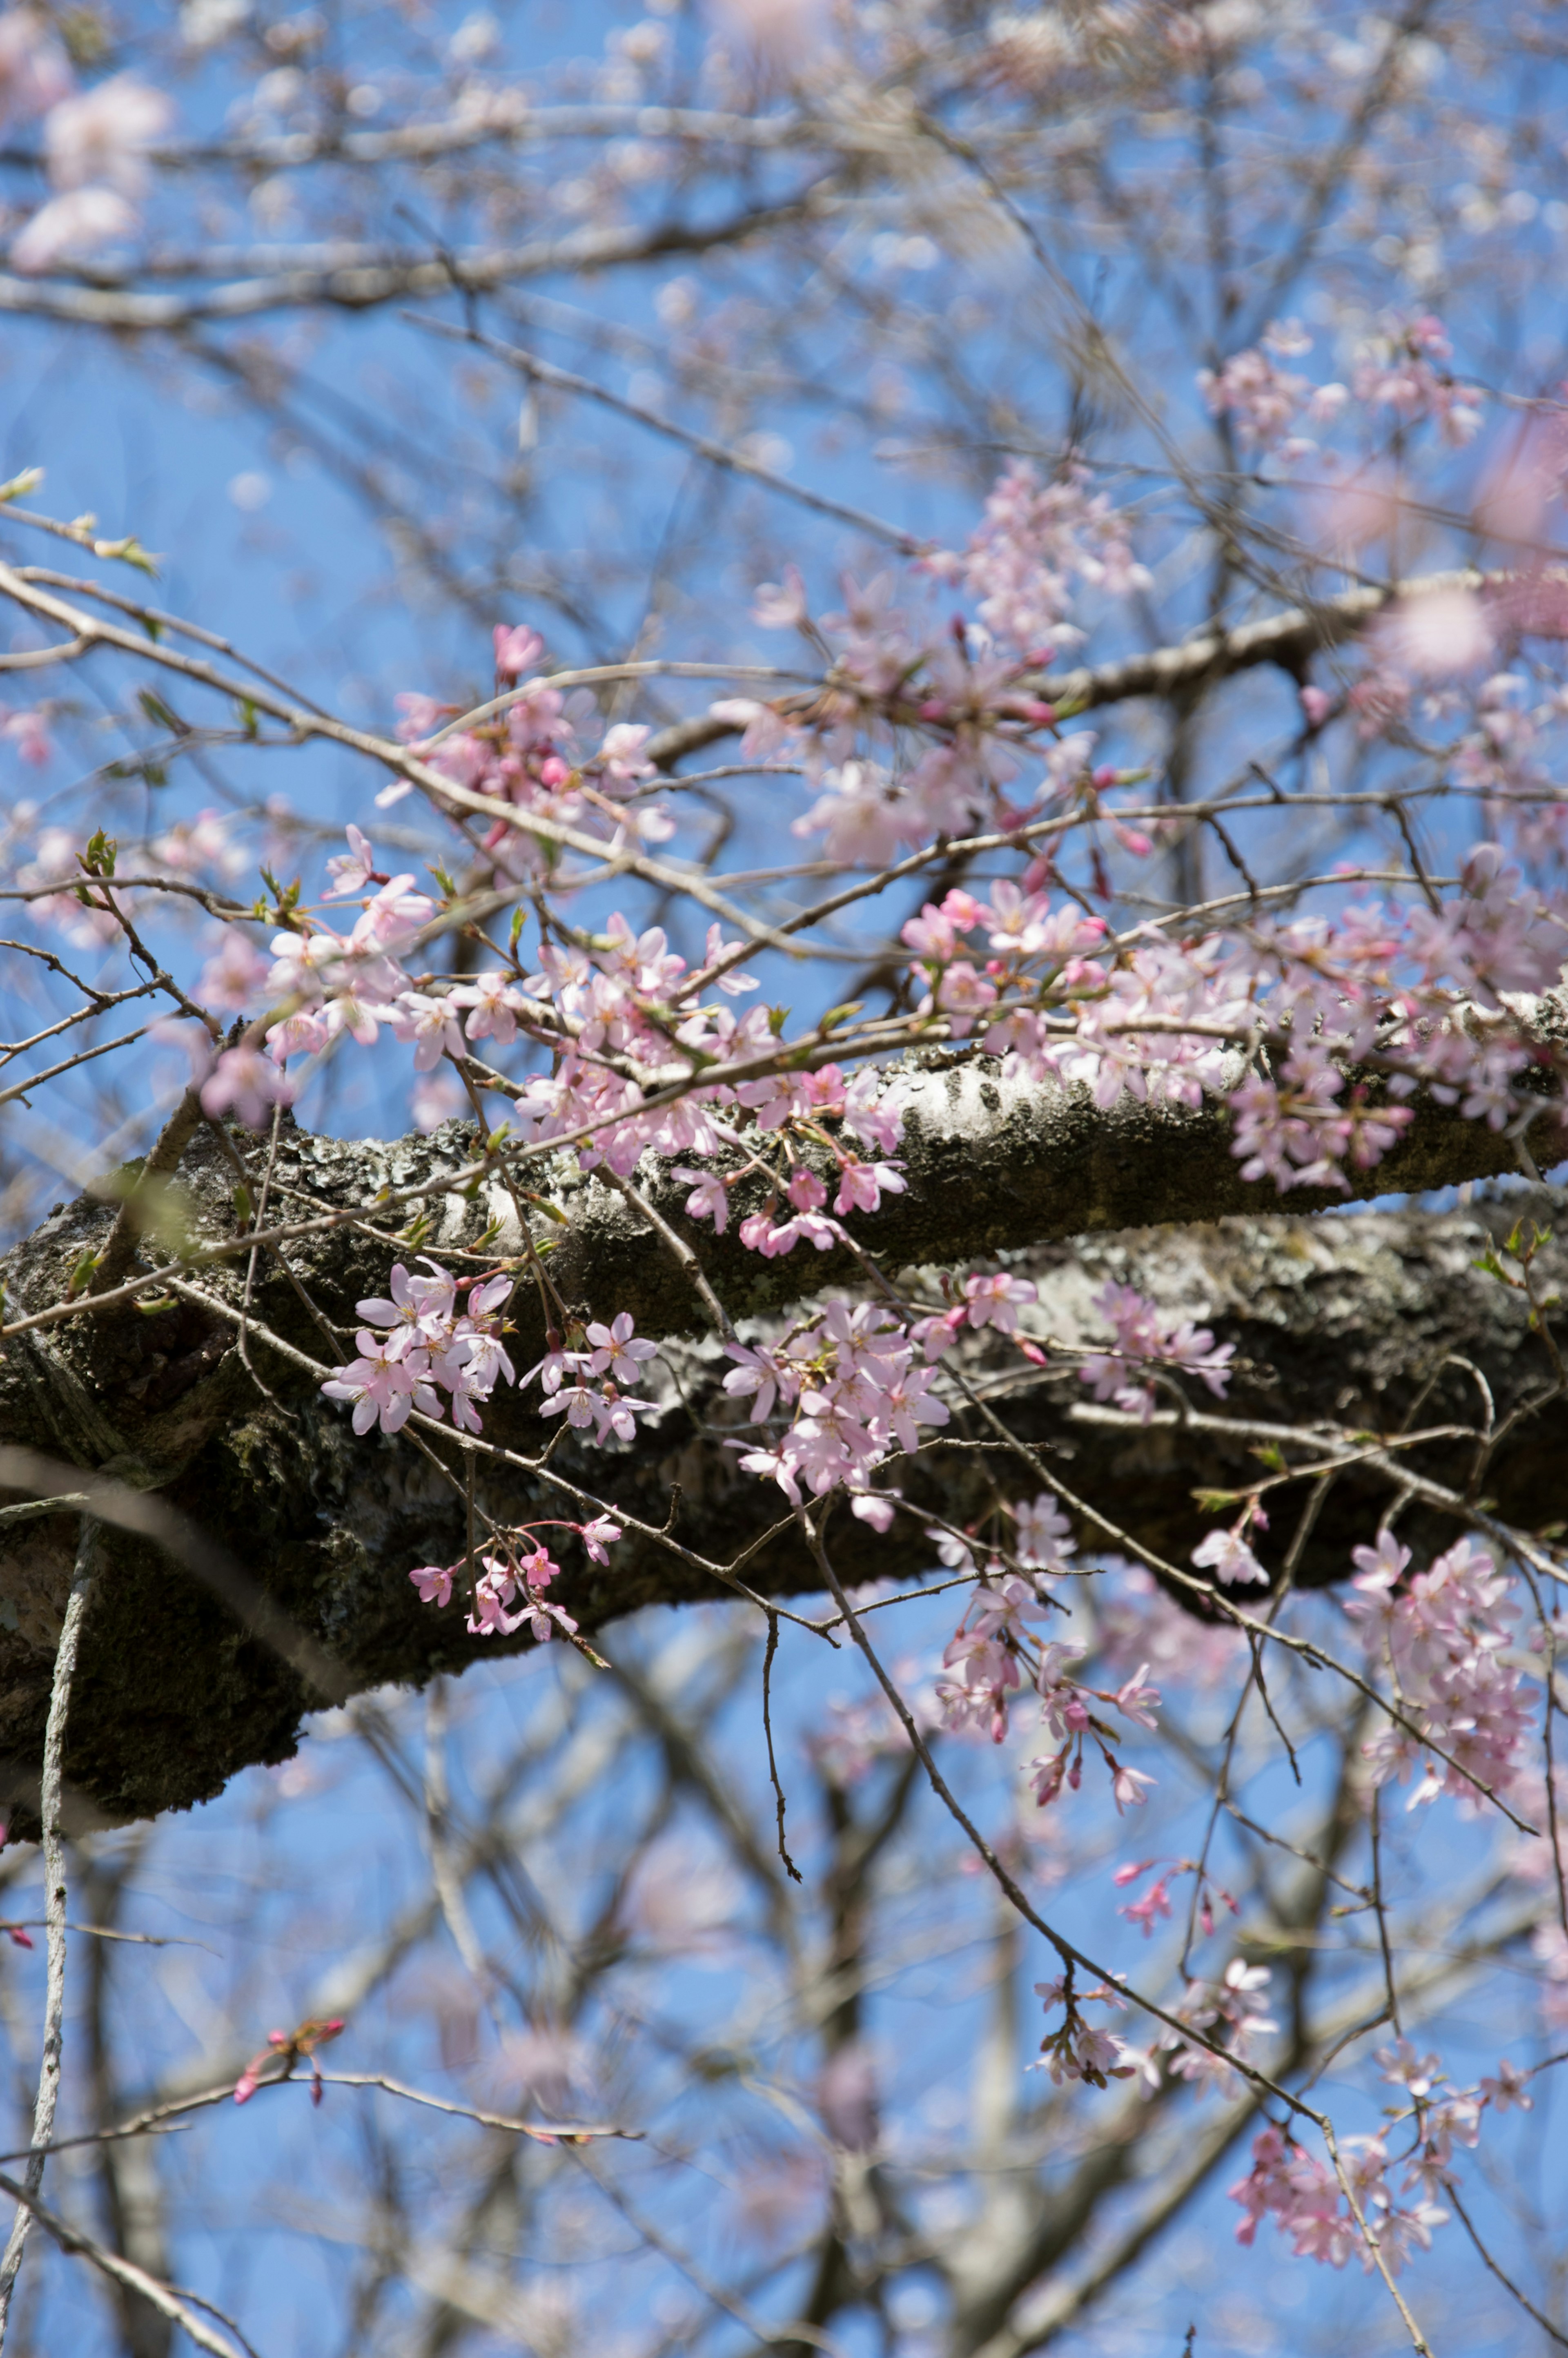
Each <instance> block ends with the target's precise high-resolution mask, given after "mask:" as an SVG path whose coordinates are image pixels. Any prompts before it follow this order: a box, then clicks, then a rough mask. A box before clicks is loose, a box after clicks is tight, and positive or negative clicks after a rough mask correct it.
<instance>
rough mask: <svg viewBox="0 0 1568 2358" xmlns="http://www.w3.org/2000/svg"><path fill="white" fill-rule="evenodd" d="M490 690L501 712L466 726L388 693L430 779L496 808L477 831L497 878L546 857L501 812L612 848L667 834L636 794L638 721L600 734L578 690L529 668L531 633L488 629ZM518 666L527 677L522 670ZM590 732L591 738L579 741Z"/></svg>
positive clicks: (658, 810)
mask: <svg viewBox="0 0 1568 2358" xmlns="http://www.w3.org/2000/svg"><path fill="white" fill-rule="evenodd" d="M493 635H494V646H495V674H496V686H497V691H498V693H497V696H496V698H494V699H493V703H494V704H496V705H500V706H501V707H502V709H501V710H499V711H494V710H493V709H492V708H491V707H487V708H485V713H486V717H484V718H482V719H481V718H478V717H476V718H474V719H472V720H471V722H470V725H469V726H467V727H460V726H458V725H457V724H458V723H459V722H460V720H461V719H463V717H464V716H463V714H462V713H461V711H460V708H458V707H457V706H454V705H444V704H438V703H437V702H436V701H435V700H434V699H433V698H430V697H427V696H421V695H416V694H405V695H403V696H400V697H399V698H398V699H397V702H398V707H399V710H400V713H401V718H400V719H399V722H398V727H397V733H398V736H399V738H400V739H401V740H402V741H403V742H404V743H405V744H406V746H407V747H408V749H409V751H410V752H414V753H417V754H418V755H419V756H420V757H421V759H422V760H423V761H424V762H425V763H427V766H428V767H429V768H430V769H432V770H433V771H434V772H435V773H436V774H437V775H438V777H443V778H449V779H450V780H451V781H452V783H453V784H454V785H458V786H462V787H464V788H466V789H467V791H468V792H469V793H470V794H475V795H485V796H487V797H489V798H490V799H492V801H494V802H495V804H496V805H497V813H496V817H495V819H494V821H493V823H492V826H491V827H490V828H489V830H488V832H487V833H486V834H485V836H484V837H483V838H482V840H483V847H484V849H485V850H486V851H487V852H489V853H490V854H491V855H492V857H493V858H494V860H495V861H496V864H497V867H498V868H499V869H500V870H501V871H502V872H503V874H505V875H511V876H515V877H517V878H519V879H522V878H524V877H530V876H537V877H539V878H541V879H542V878H544V877H545V876H546V875H547V874H548V873H549V872H550V861H549V860H548V857H547V854H546V850H545V848H544V847H543V846H542V845H541V844H540V842H539V839H538V837H537V836H536V834H531V833H530V832H529V831H528V830H527V829H525V828H519V827H516V826H515V825H514V822H513V820H512V818H511V817H510V816H509V813H510V812H512V811H526V812H527V813H528V814H529V815H530V816H531V817H535V818H538V819H545V820H548V821H551V822H553V823H554V824H555V825H556V826H557V827H571V828H573V829H575V830H576V831H578V832H579V833H581V834H585V835H589V836H591V837H600V838H604V840H605V841H606V842H607V843H609V844H611V845H612V846H619V845H620V844H622V842H625V841H627V840H630V841H631V842H633V844H636V843H643V844H650V845H651V844H657V843H664V842H666V841H667V840H668V838H670V836H671V835H672V834H673V833H674V832H675V823H674V821H673V820H672V819H671V817H670V816H669V813H668V811H667V810H666V809H665V807H664V806H662V805H660V804H658V803H653V802H648V801H646V800H645V799H640V798H642V797H644V796H645V795H646V790H647V781H648V780H649V779H650V778H652V777H653V775H654V763H652V762H651V761H650V760H649V758H648V756H647V754H646V752H644V750H643V749H644V747H645V745H646V743H647V740H648V737H649V734H650V731H649V730H648V729H647V728H646V727H645V726H643V724H642V723H640V722H632V721H624V720H622V721H615V722H612V723H611V726H610V727H609V728H608V729H605V730H602V733H600V716H599V711H598V707H597V706H596V704H595V702H594V699H593V697H592V695H591V694H590V693H589V690H588V689H587V688H577V689H566V690H563V689H561V688H558V687H554V686H552V684H551V682H550V679H549V677H548V676H547V675H546V673H543V672H540V671H537V670H535V668H534V666H535V665H537V664H538V663H539V661H540V659H541V658H542V657H543V655H544V653H545V642H544V640H543V639H542V638H541V637H540V636H539V634H538V633H537V632H536V631H533V630H530V629H528V628H527V627H526V626H525V625H523V624H506V623H502V624H498V625H497V627H496V629H495V632H494V634H493ZM524 673H527V674H529V675H530V676H528V677H526V678H524V677H523V675H524ZM595 736H597V738H598V742H597V743H591V742H589V739H591V738H592V737H595ZM412 792H413V787H412V784H410V782H409V781H408V780H407V779H406V778H402V779H397V780H395V782H394V783H393V784H391V785H389V786H384V787H383V788H382V790H381V792H380V794H379V795H377V796H376V801H377V803H378V804H379V805H380V806H382V807H383V808H386V807H387V806H389V805H391V804H393V803H397V802H401V801H402V799H403V797H404V796H405V795H408V794H411V793H412Z"/></svg>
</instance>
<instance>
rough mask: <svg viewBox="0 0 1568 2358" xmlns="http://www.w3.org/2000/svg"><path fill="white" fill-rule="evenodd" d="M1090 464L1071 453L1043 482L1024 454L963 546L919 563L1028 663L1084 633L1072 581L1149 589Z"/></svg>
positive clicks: (1126, 524) (1117, 592) (1119, 593)
mask: <svg viewBox="0 0 1568 2358" xmlns="http://www.w3.org/2000/svg"><path fill="white" fill-rule="evenodd" d="M1088 481H1089V471H1088V469H1087V467H1086V466H1084V465H1083V464H1082V463H1081V461H1078V460H1069V461H1068V462H1067V463H1066V464H1065V466H1064V467H1062V468H1061V469H1060V470H1059V471H1058V472H1057V474H1056V475H1055V476H1054V478H1053V480H1052V481H1050V482H1047V483H1042V481H1041V480H1040V476H1039V471H1038V470H1037V469H1036V468H1034V467H1033V466H1032V465H1031V463H1030V462H1029V460H1027V459H1019V460H1014V461H1013V462H1012V464H1011V466H1009V467H1008V468H1007V469H1005V471H1003V472H1002V473H1001V474H1000V476H999V477H998V478H997V481H996V482H995V484H994V485H993V487H992V489H991V491H990V493H989V496H988V498H987V500H986V504H985V512H984V514H983V516H982V518H981V521H980V523H979V526H978V527H977V529H976V531H975V532H974V534H973V535H971V537H970V540H969V544H968V548H967V549H965V550H963V551H962V552H959V551H957V550H955V549H939V550H936V551H935V552H934V553H933V554H932V555H931V556H929V557H924V558H923V559H921V564H922V567H923V569H925V571H927V572H930V573H932V574H934V575H935V577H936V579H938V580H940V581H946V582H951V583H953V584H955V585H956V586H958V587H961V588H962V589H964V590H967V591H968V594H969V596H970V597H971V598H973V599H974V600H975V601H976V605H977V607H978V610H979V618H980V621H981V622H983V623H984V624H985V626H986V628H987V630H988V631H989V633H990V634H991V636H992V637H993V638H994V639H996V640H999V641H1000V642H1001V643H1002V644H1004V645H1007V646H1011V647H1016V648H1017V649H1018V650H1019V652H1020V653H1021V654H1023V655H1024V656H1025V658H1026V659H1027V660H1028V661H1029V662H1030V663H1032V664H1045V663H1049V662H1050V660H1051V658H1052V657H1053V656H1054V655H1056V654H1061V653H1062V651H1063V650H1064V649H1065V648H1067V647H1072V646H1076V645H1077V644H1078V643H1079V642H1080V641H1081V640H1082V638H1083V636H1084V633H1083V632H1082V631H1081V630H1077V629H1076V628H1075V627H1074V626H1073V625H1072V624H1071V623H1070V622H1068V621H1067V616H1068V614H1069V612H1070V611H1071V609H1072V601H1073V590H1074V583H1075V581H1078V582H1084V583H1087V585H1089V586H1090V587H1091V588H1095V589H1099V588H1103V589H1105V590H1107V591H1108V592H1109V593H1110V595H1112V596H1113V597H1126V596H1128V595H1129V594H1130V592H1131V591H1133V590H1144V589H1148V588H1149V587H1150V585H1151V581H1152V576H1151V574H1150V572H1149V570H1148V568H1147V567H1146V566H1143V565H1140V564H1139V563H1138V561H1137V559H1136V558H1135V557H1134V556H1133V554H1132V541H1131V534H1130V521H1129V518H1128V517H1127V516H1126V514H1123V513H1122V512H1120V511H1119V510H1118V509H1116V508H1114V507H1113V506H1112V505H1111V503H1110V500H1109V498H1108V495H1107V494H1106V493H1105V492H1089V491H1088V490H1087V488H1086V487H1087V483H1088Z"/></svg>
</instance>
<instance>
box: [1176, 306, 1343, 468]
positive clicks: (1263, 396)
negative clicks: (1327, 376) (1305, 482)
mask: <svg viewBox="0 0 1568 2358" xmlns="http://www.w3.org/2000/svg"><path fill="white" fill-rule="evenodd" d="M1311 350H1312V338H1311V337H1310V336H1309V335H1308V334H1307V332H1306V330H1305V329H1304V328H1303V326H1302V324H1301V322H1300V320H1299V319H1277V320H1275V321H1274V323H1273V324H1272V326H1271V327H1269V328H1267V329H1265V330H1264V332H1263V336H1262V339H1261V341H1260V343H1259V344H1257V345H1255V346H1252V347H1249V349H1248V350H1247V351H1246V352H1233V353H1232V354H1231V356H1230V358H1229V359H1228V360H1227V361H1225V362H1222V364H1221V365H1220V367H1219V368H1217V369H1200V370H1199V372H1198V379H1197V383H1198V390H1199V392H1200V393H1201V394H1202V395H1203V397H1204V399H1205V401H1206V403H1207V404H1208V407H1209V412H1210V414H1211V416H1215V417H1228V418H1229V419H1230V420H1231V422H1232V424H1233V426H1234V427H1235V430H1236V438H1237V440H1238V442H1239V443H1240V444H1241V445H1242V447H1243V449H1254V450H1271V451H1274V452H1276V453H1277V454H1278V456H1279V457H1280V458H1281V459H1284V460H1292V459H1303V458H1305V457H1306V456H1307V455H1308V453H1309V452H1311V451H1313V450H1315V449H1316V448H1317V444H1316V442H1315V441H1314V439H1313V438H1311V437H1310V436H1309V435H1305V434H1303V433H1301V432H1300V431H1299V425H1300V423H1301V422H1303V419H1304V420H1305V421H1306V422H1310V423H1312V424H1314V425H1330V424H1332V423H1333V421H1334V420H1335V419H1336V417H1337V416H1339V413H1340V411H1341V410H1342V409H1343V408H1344V406H1345V405H1346V402H1347V401H1348V400H1349V398H1350V395H1349V393H1348V390H1347V389H1346V386H1344V385H1342V384H1319V385H1314V384H1313V383H1312V382H1311V380H1310V378H1307V377H1304V376H1298V375H1296V374H1295V373H1294V372H1293V371H1292V370H1290V369H1286V368H1282V367H1281V365H1280V363H1281V361H1286V360H1294V359H1298V358H1299V357H1300V356H1301V355H1302V354H1303V353H1305V352H1311Z"/></svg>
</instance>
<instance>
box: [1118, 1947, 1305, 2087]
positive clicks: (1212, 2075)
mask: <svg viewBox="0 0 1568 2358" xmlns="http://www.w3.org/2000/svg"><path fill="white" fill-rule="evenodd" d="M1271 1978H1272V1976H1271V1974H1270V1971H1269V1968H1268V1966H1267V1965H1249V1963H1247V1961H1246V1959H1245V1958H1243V1957H1233V1958H1232V1959H1231V1961H1230V1963H1228V1964H1227V1966H1226V1968H1225V1971H1224V1973H1223V1974H1221V1975H1220V1977H1219V1979H1218V1980H1217V1981H1191V1982H1189V1983H1188V1985H1187V1987H1186V1991H1185V1994H1184V1996H1183V1998H1182V2000H1181V2003H1180V2005H1179V2006H1177V2007H1176V2008H1175V2012H1176V2015H1177V2017H1178V2019H1179V2020H1181V2021H1182V2022H1184V2023H1186V2024H1187V2025H1188V2026H1189V2027H1190V2028H1192V2029H1194V2030H1195V2031H1201V2032H1202V2033H1203V2037H1204V2040H1205V2041H1206V2042H1207V2043H1206V2044H1202V2045H1200V2044H1198V2043H1197V2042H1196V2041H1195V2040H1191V2039H1184V2038H1183V2037H1182V2035H1181V2033H1180V2031H1178V2030H1175V2029H1173V2028H1170V2027H1169V2026H1167V2027H1166V2028H1164V2029H1163V2030H1162V2031H1161V2033H1160V2035H1159V2037H1158V2038H1157V2039H1155V2040H1154V2043H1153V2045H1152V2048H1151V2049H1149V2050H1148V2051H1147V2052H1143V2051H1140V2052H1139V2054H1138V2055H1137V2057H1136V2061H1137V2062H1138V2065H1139V2069H1140V2072H1141V2078H1142V2082H1143V2086H1144V2090H1145V2093H1148V2094H1151V2095H1152V2094H1153V2093H1155V2092H1156V2090H1157V2089H1158V2088H1159V2087H1160V2085H1161V2084H1162V2082H1161V2073H1162V2067H1163V2069H1165V2070H1168V2071H1170V2072H1171V2073H1172V2074H1173V2076H1174V2077H1175V2078H1176V2079H1178V2080H1185V2081H1187V2082H1189V2083H1190V2085H1191V2086H1192V2087H1194V2088H1195V2089H1196V2090H1197V2092H1198V2093H1199V2094H1200V2095H1206V2094H1208V2093H1210V2091H1213V2092H1214V2093H1217V2094H1219V2095H1222V2096H1232V2095H1235V2094H1236V2093H1238V2090H1239V2086H1240V2074H1239V2072H1238V2070H1237V2066H1238V2064H1253V2063H1256V2062H1257V2061H1258V2053H1259V2049H1260V2044H1261V2042H1262V2041H1263V2040H1264V2039H1267V2038H1268V2037H1269V2036H1270V2035H1271V2033H1272V2032H1273V2031H1275V2030H1277V2029H1278V2028H1279V2025H1278V2024H1277V2023H1276V2022H1275V2021H1274V2020H1273V2018H1272V2017H1271V2016H1269V2015H1267V2014H1265V2013H1264V2012H1263V2010H1262V2009H1263V2006H1264V2004H1265V2003H1266V2000H1265V1998H1264V1992H1265V1991H1266V1990H1267V1989H1268V1986H1269V1983H1270V1981H1271ZM1217 2050H1223V2051H1218V2052H1217ZM1131 2054H1132V2050H1129V2055H1130V2057H1131Z"/></svg>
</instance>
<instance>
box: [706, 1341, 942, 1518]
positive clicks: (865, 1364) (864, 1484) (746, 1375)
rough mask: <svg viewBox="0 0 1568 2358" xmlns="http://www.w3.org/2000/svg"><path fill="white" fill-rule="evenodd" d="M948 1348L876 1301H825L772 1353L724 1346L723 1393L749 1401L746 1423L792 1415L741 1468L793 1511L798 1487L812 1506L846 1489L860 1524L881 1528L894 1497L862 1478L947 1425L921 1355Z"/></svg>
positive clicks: (932, 1372)
mask: <svg viewBox="0 0 1568 2358" xmlns="http://www.w3.org/2000/svg"><path fill="white" fill-rule="evenodd" d="M951 1340H952V1329H951V1328H950V1327H949V1326H948V1325H947V1324H946V1321H945V1320H942V1319H929V1320H925V1321H921V1322H917V1323H916V1324H915V1325H906V1324H905V1323H904V1321H903V1319H902V1318H901V1317H900V1316H899V1315H898V1314H896V1313H895V1312H893V1311H892V1310H891V1309H889V1308H887V1307H885V1306H884V1305H882V1304H881V1303H860V1305H859V1306H858V1307H857V1308H854V1309H851V1308H850V1307H849V1305H848V1304H847V1303H841V1302H834V1303H829V1304H828V1305H827V1308H826V1309H825V1310H824V1311H823V1312H822V1313H821V1314H820V1315H819V1316H817V1317H814V1318H812V1319H810V1320H808V1321H806V1322H805V1323H804V1324H802V1325H798V1326H796V1327H795V1328H794V1329H793V1330H792V1331H791V1333H790V1334H789V1335H788V1336H785V1338H784V1341H783V1342H782V1343H779V1344H777V1345H773V1346H768V1345H762V1344H759V1345H756V1346H755V1347H752V1346H749V1345H746V1344H742V1343H730V1344H727V1345H726V1346H725V1348H726V1351H727V1352H728V1355H729V1357H730V1358H731V1359H733V1360H734V1361H735V1365H734V1367H733V1368H731V1369H730V1372H729V1374H728V1375H727V1376H726V1377H725V1379H724V1389H725V1390H726V1391H727V1392H728V1393H729V1394H730V1397H731V1398H732V1399H737V1400H749V1401H751V1404H752V1405H751V1421H752V1423H753V1424H762V1423H765V1422H767V1421H768V1420H769V1419H770V1418H771V1417H773V1413H774V1410H775V1408H783V1409H787V1410H788V1411H790V1412H791V1414H790V1420H789V1422H788V1423H787V1425H785V1427H784V1431H783V1432H782V1433H780V1434H779V1435H778V1437H777V1439H776V1441H775V1443H774V1444H773V1445H772V1446H766V1445H763V1446H759V1447H756V1448H753V1449H749V1450H746V1451H745V1453H744V1454H743V1455H742V1456H741V1466H743V1467H744V1468H745V1469H746V1471H747V1472H748V1473H751V1474H757V1475H762V1476H767V1477H769V1478H770V1479H772V1480H773V1481H775V1482H776V1483H777V1484H778V1486H779V1487H780V1489H781V1490H783V1492H784V1496H785V1497H786V1498H788V1499H789V1500H790V1501H791V1503H792V1504H794V1505H797V1506H798V1505H799V1504H800V1503H801V1501H802V1492H803V1489H804V1490H806V1491H809V1492H810V1493H811V1494H812V1496H814V1497H816V1498H822V1497H824V1496H825V1495H826V1494H827V1492H828V1491H829V1490H834V1489H840V1488H842V1489H846V1490H848V1491H849V1494H850V1502H851V1505H852V1507H853V1509H854V1510H855V1511H856V1512H857V1513H858V1514H860V1516H861V1517H862V1518H863V1520H866V1521H868V1522H871V1524H872V1525H873V1526H874V1527H875V1528H876V1529H878V1530H881V1531H885V1530H887V1528H888V1526H889V1524H890V1523H891V1521H892V1516H893V1513H894V1510H895V1498H894V1497H893V1496H892V1494H889V1493H887V1492H885V1491H878V1490H874V1489H873V1488H872V1487H871V1475H872V1473H873V1471H874V1470H875V1468H876V1467H877V1466H879V1465H880V1464H881V1461H882V1460H883V1458H885V1457H886V1456H887V1455H889V1454H890V1453H892V1452H897V1451H906V1450H911V1449H915V1448H917V1447H918V1446H919V1440H920V1432H921V1428H922V1427H923V1426H934V1425H943V1424H946V1422H948V1419H949V1414H950V1412H949V1410H948V1408H947V1404H946V1401H944V1400H943V1399H942V1398H941V1397H940V1396H939V1394H938V1393H936V1392H935V1390H934V1389H933V1385H934V1382H935V1368H934V1367H933V1366H932V1365H931V1364H930V1358H929V1357H927V1353H928V1352H930V1353H931V1355H932V1356H935V1352H937V1351H940V1350H944V1349H946V1347H948V1345H949V1344H950V1343H951Z"/></svg>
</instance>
